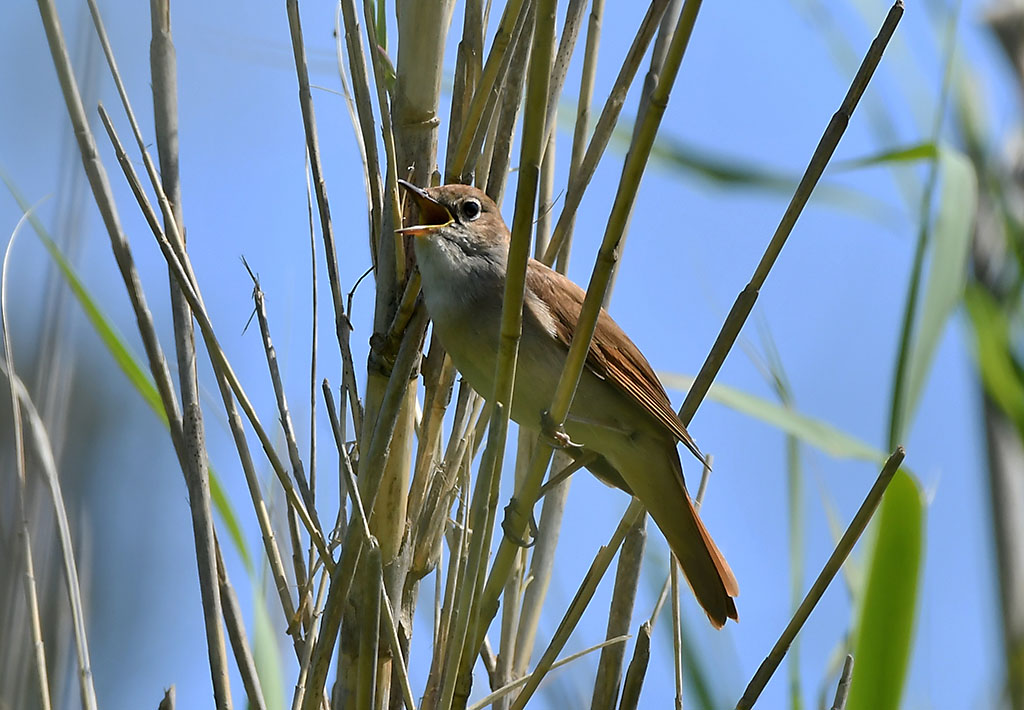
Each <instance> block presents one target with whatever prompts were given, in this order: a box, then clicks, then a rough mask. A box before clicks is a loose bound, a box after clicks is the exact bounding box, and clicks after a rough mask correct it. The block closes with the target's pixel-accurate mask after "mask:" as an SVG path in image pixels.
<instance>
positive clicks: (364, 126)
mask: <svg viewBox="0 0 1024 710" xmlns="http://www.w3.org/2000/svg"><path fill="white" fill-rule="evenodd" d="M338 6H339V8H338V9H339V12H340V14H341V15H342V16H343V17H344V18H345V47H346V49H348V65H349V72H350V74H351V77H352V94H353V96H354V97H355V113H356V116H357V117H358V121H357V126H356V128H357V130H358V132H359V134H360V144H361V145H362V146H363V149H364V150H365V153H366V162H365V167H366V172H367V181H368V182H369V195H368V198H369V201H370V251H371V253H372V254H373V258H374V259H375V260H376V254H377V251H378V250H379V249H380V248H381V246H382V245H384V246H387V247H390V246H391V240H390V235H383V234H382V231H381V222H382V214H383V210H384V196H383V192H382V190H383V180H382V178H381V174H380V158H379V156H378V153H377V132H376V130H374V123H373V102H372V100H371V99H370V71H369V67H368V66H367V64H366V54H365V51H364V50H363V34H362V32H361V31H360V28H359V17H358V15H357V14H356V10H355V5H354V4H353V3H352V2H350V1H349V0H339V2H338ZM339 29H340V28H339ZM339 60H340V57H339ZM339 67H340V61H339ZM342 77H343V78H344V74H342ZM330 256H332V255H331V254H328V257H330ZM330 264H331V259H330V258H329V259H328V269H330ZM374 264H376V261H374ZM329 273H330V272H329V271H328V274H329ZM332 288H333V285H332ZM356 434H357V436H358V434H359V430H357V431H356Z"/></svg>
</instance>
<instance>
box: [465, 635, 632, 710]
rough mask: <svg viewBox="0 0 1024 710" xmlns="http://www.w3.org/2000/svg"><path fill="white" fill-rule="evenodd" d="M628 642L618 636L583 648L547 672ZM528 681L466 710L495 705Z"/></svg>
mask: <svg viewBox="0 0 1024 710" xmlns="http://www.w3.org/2000/svg"><path fill="white" fill-rule="evenodd" d="M628 640H629V636H618V637H616V638H613V639H607V640H605V641H602V642H601V643H599V644H596V645H594V646H591V647H590V648H585V649H583V650H582V651H579V652H577V653H573V654H570V655H569V656H566V657H565V658H561V659H559V660H558V661H556V662H555V663H553V664H552V665H551V668H550V669H548V670H555V669H556V668H559V667H561V666H564V665H566V664H569V663H572V662H573V661H575V660H576V659H578V658H582V657H583V656H585V655H587V654H588V653H593V652H594V651H599V650H603V649H605V648H608V647H609V646H612V645H615V644H622V643H625V642H626V641H628ZM529 681H530V677H529V676H527V677H525V678H520V679H519V680H515V681H513V682H511V683H509V684H508V685H506V686H503V687H501V688H497V689H495V691H494V692H493V693H491V694H490V695H485V696H484V697H483V698H481V699H480V700H477V701H476V702H475V703H473V704H472V705H470V706H469V708H468V710H483V708H485V707H487V706H488V705H491V704H492V703H496V701H498V700H500V699H501V698H504V697H507V696H508V695H509V694H510V693H511V692H512V691H514V690H515V689H516V688H520V687H522V686H523V685H526V683H528V682H529Z"/></svg>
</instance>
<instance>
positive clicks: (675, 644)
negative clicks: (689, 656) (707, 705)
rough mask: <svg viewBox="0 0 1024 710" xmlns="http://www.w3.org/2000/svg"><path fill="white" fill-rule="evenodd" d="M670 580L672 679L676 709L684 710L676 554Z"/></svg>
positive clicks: (681, 635)
mask: <svg viewBox="0 0 1024 710" xmlns="http://www.w3.org/2000/svg"><path fill="white" fill-rule="evenodd" d="M668 576H669V580H670V584H669V586H670V588H671V594H672V679H673V681H674V682H675V688H676V697H675V708H676V710H683V626H682V614H681V612H680V609H679V591H680V590H679V563H678V562H677V561H676V558H675V556H674V555H672V556H671V557H670V561H669V574H668Z"/></svg>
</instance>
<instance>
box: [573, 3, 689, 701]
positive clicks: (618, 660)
mask: <svg viewBox="0 0 1024 710" xmlns="http://www.w3.org/2000/svg"><path fill="white" fill-rule="evenodd" d="M681 9H682V0H670V2H669V5H668V8H667V9H666V10H665V12H664V14H663V15H662V18H661V25H660V26H659V28H658V36H657V38H656V39H655V41H654V49H653V50H652V52H651V64H650V68H649V69H648V70H647V76H646V77H644V86H643V92H642V93H641V95H640V108H639V110H638V111H637V120H636V122H635V123H634V124H633V129H634V130H633V140H632V141H631V142H630V150H633V149H634V145H635V142H636V138H637V136H638V134H639V129H640V126H642V125H643V121H644V117H645V116H646V114H647V110H648V108H649V107H650V103H651V96H652V95H653V94H654V90H655V89H656V88H657V86H658V77H659V75H660V73H661V67H662V65H663V64H664V63H665V55H666V53H667V52H668V46H669V41H670V40H671V39H672V34H673V32H674V31H675V28H676V23H677V22H678V20H679V14H680V11H681ZM581 89H582V87H581ZM582 142H583V141H582V139H581V140H580V146H579V148H578V150H577V146H576V145H575V144H574V146H573V148H574V150H577V153H578V154H577V156H575V157H576V160H580V161H581V160H582V148H583V146H582ZM576 171H577V172H578V171H579V164H578V163H577V165H576ZM632 212H633V210H632V206H630V214H629V216H628V217H627V218H626V231H624V232H623V235H622V238H623V240H625V238H626V235H627V234H628V226H629V220H630V219H631V217H632ZM572 226H573V223H572V222H570V223H569V229H570V230H571V229H572ZM566 237H567V240H566V243H568V238H570V237H571V233H567V234H566ZM622 248H623V245H622V244H621V243H620V245H619V249H620V250H621V249H622ZM559 254H560V256H565V257H566V258H567V257H568V254H567V249H566V248H563V250H562V251H561V252H560V253H559ZM617 273H618V263H616V264H615V265H614V266H613V267H612V273H611V279H610V281H609V284H608V291H607V293H606V294H605V300H604V307H605V308H608V305H609V303H610V302H611V297H612V290H613V289H614V288H615V277H616V275H617ZM646 524H647V516H646V515H644V516H641V518H640V519H639V520H638V521H637V523H636V531H637V532H638V533H643V532H644V531H645V529H646ZM643 552H644V548H643V547H642V546H641V547H640V549H639V552H638V554H637V555H636V556H631V555H627V554H626V548H625V547H624V548H623V554H622V555H620V556H619V566H618V569H617V570H616V577H615V589H614V593H613V594H612V601H611V605H610V608H609V623H608V633H607V636H606V638H613V637H615V636H619V635H621V634H625V633H627V632H628V631H629V627H630V624H631V622H632V613H633V602H634V599H635V597H636V590H637V586H638V585H639V583H640V566H641V564H642V562H643ZM669 566H670V575H669V576H670V579H671V582H672V593H673V604H672V610H673V627H674V628H673V634H672V638H673V649H674V651H675V654H674V661H675V662H674V666H675V674H674V675H675V678H676V701H677V703H680V704H681V702H682V672H683V669H682V658H681V656H680V652H679V651H680V646H681V638H680V637H679V629H680V627H679V590H678V587H679V573H678V570H677V569H676V563H675V561H674V559H673V558H672V557H671V556H670V561H669ZM613 619H617V623H616V624H615V625H614V626H613V624H612V620H613ZM625 653H626V648H625V646H624V645H622V644H612V645H609V646H606V647H604V648H603V649H601V659H600V662H599V664H598V675H597V679H598V680H597V681H596V682H595V683H594V695H593V700H592V702H591V707H593V708H599V707H613V706H614V704H615V700H616V696H617V695H618V690H619V679H620V677H621V675H622V663H623V660H624V658H625Z"/></svg>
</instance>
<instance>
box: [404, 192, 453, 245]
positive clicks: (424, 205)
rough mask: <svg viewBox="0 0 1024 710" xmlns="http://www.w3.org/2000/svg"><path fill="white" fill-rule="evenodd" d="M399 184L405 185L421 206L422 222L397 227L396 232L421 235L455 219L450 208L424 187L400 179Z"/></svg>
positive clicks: (418, 205) (419, 206) (417, 204)
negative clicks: (401, 227) (400, 227)
mask: <svg viewBox="0 0 1024 710" xmlns="http://www.w3.org/2000/svg"><path fill="white" fill-rule="evenodd" d="M398 184H399V185H401V186H402V187H404V188H405V189H406V191H408V193H409V194H410V195H411V196H412V199H413V200H415V201H416V206H417V207H418V208H419V213H420V215H419V216H420V224H417V225H414V226H411V227H404V228H403V229H396V230H395V234H411V235H413V236H417V237H420V236H424V235H427V234H430V233H431V232H434V231H436V230H437V229H440V228H441V227H444V226H446V225H449V224H451V223H452V222H454V221H455V218H454V217H452V213H451V212H449V211H448V208H447V207H445V206H444V205H442V204H441V203H440V202H438V201H437V200H435V199H434V198H433V197H431V196H430V195H429V194H428V193H427V191H426V190H424V189H423V188H421V187H416V186H415V185H413V184H412V183H410V182H406V181H405V180H399V181H398Z"/></svg>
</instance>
